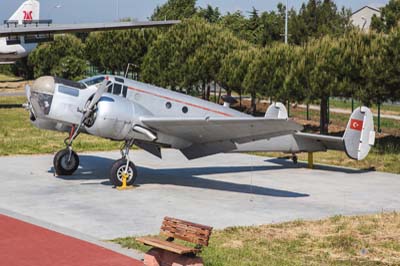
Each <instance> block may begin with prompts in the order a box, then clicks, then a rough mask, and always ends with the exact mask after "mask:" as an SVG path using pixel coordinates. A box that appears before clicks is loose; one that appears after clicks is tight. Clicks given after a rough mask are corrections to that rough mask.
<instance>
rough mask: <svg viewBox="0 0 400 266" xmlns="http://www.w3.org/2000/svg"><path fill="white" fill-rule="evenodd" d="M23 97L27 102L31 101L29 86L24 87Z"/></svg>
mask: <svg viewBox="0 0 400 266" xmlns="http://www.w3.org/2000/svg"><path fill="white" fill-rule="evenodd" d="M25 95H26V98H27V99H28V102H30V100H31V86H29V85H25Z"/></svg>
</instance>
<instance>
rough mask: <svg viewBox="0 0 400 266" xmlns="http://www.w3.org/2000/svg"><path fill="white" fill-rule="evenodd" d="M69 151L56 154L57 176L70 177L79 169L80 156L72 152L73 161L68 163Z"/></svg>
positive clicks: (55, 166)
mask: <svg viewBox="0 0 400 266" xmlns="http://www.w3.org/2000/svg"><path fill="white" fill-rule="evenodd" d="M68 158H69V150H68V149H65V150H61V151H59V152H57V153H56V155H55V156H54V160H53V165H54V170H55V172H56V174H57V175H65V176H70V175H72V174H73V173H75V171H76V169H78V167H79V156H78V154H76V152H74V151H72V154H71V160H70V161H69V162H68Z"/></svg>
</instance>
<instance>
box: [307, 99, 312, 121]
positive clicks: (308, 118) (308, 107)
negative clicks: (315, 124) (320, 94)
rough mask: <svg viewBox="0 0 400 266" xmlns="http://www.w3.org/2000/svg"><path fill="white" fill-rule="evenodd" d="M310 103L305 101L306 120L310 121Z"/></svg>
mask: <svg viewBox="0 0 400 266" xmlns="http://www.w3.org/2000/svg"><path fill="white" fill-rule="evenodd" d="M310 120H311V119H310V104H309V103H307V121H310Z"/></svg>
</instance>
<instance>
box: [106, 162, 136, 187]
mask: <svg viewBox="0 0 400 266" xmlns="http://www.w3.org/2000/svg"><path fill="white" fill-rule="evenodd" d="M125 168H126V159H119V160H118V161H115V163H114V164H113V165H112V167H111V172H110V182H111V184H113V185H114V186H116V187H120V186H122V175H121V174H122V173H123V172H124V171H125ZM128 174H129V177H128V180H127V182H126V184H127V185H128V186H132V185H133V184H134V183H135V181H136V177H137V170H136V167H135V165H134V164H133V163H132V162H129V166H128Z"/></svg>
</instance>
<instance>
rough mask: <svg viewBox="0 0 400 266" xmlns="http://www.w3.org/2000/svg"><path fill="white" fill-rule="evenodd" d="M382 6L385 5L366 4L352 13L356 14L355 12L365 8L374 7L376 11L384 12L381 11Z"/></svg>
mask: <svg viewBox="0 0 400 266" xmlns="http://www.w3.org/2000/svg"><path fill="white" fill-rule="evenodd" d="M382 7H383V6H382V5H375V4H371V5H366V6H363V7H361V8H359V9H357V10H356V11H354V12H353V13H352V15H354V14H356V13H358V12H360V11H361V10H363V9H364V8H369V9H372V10H374V11H376V12H382V11H381V9H382Z"/></svg>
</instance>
